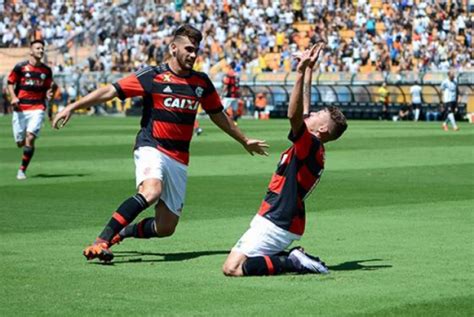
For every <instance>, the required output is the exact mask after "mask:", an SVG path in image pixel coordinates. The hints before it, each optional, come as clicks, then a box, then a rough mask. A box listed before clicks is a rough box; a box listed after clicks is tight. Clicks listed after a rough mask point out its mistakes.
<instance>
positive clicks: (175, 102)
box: [163, 97, 201, 110]
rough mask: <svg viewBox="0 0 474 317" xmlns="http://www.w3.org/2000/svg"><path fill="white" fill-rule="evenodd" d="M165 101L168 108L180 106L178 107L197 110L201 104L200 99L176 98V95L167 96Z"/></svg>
mask: <svg viewBox="0 0 474 317" xmlns="http://www.w3.org/2000/svg"><path fill="white" fill-rule="evenodd" d="M163 103H164V105H165V107H167V108H178V109H188V110H197V108H198V107H199V106H200V104H201V103H200V102H199V100H192V99H185V98H175V97H169V98H165V100H164V102H163Z"/></svg>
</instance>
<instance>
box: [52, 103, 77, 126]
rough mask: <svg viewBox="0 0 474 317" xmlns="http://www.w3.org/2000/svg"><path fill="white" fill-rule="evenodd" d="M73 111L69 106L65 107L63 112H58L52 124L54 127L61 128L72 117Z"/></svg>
mask: <svg viewBox="0 0 474 317" xmlns="http://www.w3.org/2000/svg"><path fill="white" fill-rule="evenodd" d="M71 115H72V113H71V111H70V110H69V109H67V108H64V109H63V110H62V111H61V112H58V113H57V114H56V115H55V116H54V119H53V123H52V126H53V128H54V129H60V128H62V127H64V126H65V125H66V123H67V122H68V121H69V119H70V118H71Z"/></svg>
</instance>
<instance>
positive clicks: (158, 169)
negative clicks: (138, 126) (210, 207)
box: [133, 146, 188, 217]
mask: <svg viewBox="0 0 474 317" xmlns="http://www.w3.org/2000/svg"><path fill="white" fill-rule="evenodd" d="M133 156H134V158H135V176H136V184H137V188H138V186H140V184H141V183H142V182H143V181H144V180H147V179H159V180H161V181H162V183H163V184H162V186H163V188H162V189H161V196H160V199H161V200H162V201H163V202H164V203H165V204H166V206H167V207H168V208H169V209H170V210H171V211H172V212H173V213H174V214H175V215H177V216H178V217H179V216H181V211H182V209H183V206H184V196H185V194H186V182H187V178H188V167H187V166H186V165H184V164H182V163H180V162H178V161H176V160H174V159H172V158H171V157H169V156H168V155H166V154H165V153H163V152H161V151H159V150H158V149H156V148H154V147H150V146H143V147H139V148H138V149H136V150H135V152H134V153H133Z"/></svg>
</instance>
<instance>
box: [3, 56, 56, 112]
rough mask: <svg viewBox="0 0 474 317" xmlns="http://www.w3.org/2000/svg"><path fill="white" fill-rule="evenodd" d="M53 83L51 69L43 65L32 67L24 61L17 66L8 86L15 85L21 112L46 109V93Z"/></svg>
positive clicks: (9, 77) (10, 76)
mask: <svg viewBox="0 0 474 317" xmlns="http://www.w3.org/2000/svg"><path fill="white" fill-rule="evenodd" d="M52 83H53V72H52V71H51V68H49V67H48V66H46V65H45V64H43V63H40V64H39V65H32V64H30V63H29V61H24V62H21V63H18V64H16V65H15V67H14V68H13V70H12V71H11V73H10V75H9V76H8V84H10V85H15V94H16V96H17V97H18V99H20V103H19V108H20V110H21V111H25V110H37V109H41V110H44V109H46V105H45V100H46V92H47V91H48V89H50V88H51V84H52Z"/></svg>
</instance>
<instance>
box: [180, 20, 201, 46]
mask: <svg viewBox="0 0 474 317" xmlns="http://www.w3.org/2000/svg"><path fill="white" fill-rule="evenodd" d="M179 36H184V37H187V38H189V39H190V40H191V41H193V42H195V43H196V44H199V43H200V42H201V41H202V33H201V31H199V30H198V29H196V28H195V27H194V26H192V25H190V24H183V25H181V26H180V27H178V28H177V29H176V30H175V31H174V33H173V41H174V40H176V38H177V37H179Z"/></svg>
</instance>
